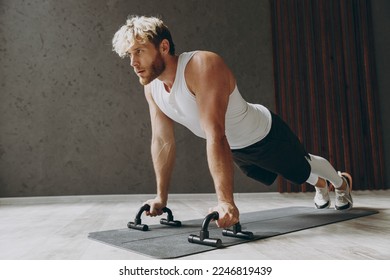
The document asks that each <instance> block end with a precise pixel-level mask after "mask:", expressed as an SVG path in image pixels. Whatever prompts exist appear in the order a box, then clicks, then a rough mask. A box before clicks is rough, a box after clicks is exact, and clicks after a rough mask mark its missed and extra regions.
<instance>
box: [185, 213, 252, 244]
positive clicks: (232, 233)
mask: <svg viewBox="0 0 390 280" xmlns="http://www.w3.org/2000/svg"><path fill="white" fill-rule="evenodd" d="M218 219H219V214H218V212H212V213H210V214H208V215H207V216H206V217H205V218H204V220H203V223H202V228H201V230H200V233H199V235H195V234H190V235H189V236H188V242H190V243H197V244H201V245H207V246H212V247H217V248H220V247H222V241H221V239H219V238H210V234H209V231H208V226H209V224H210V222H211V221H212V220H218ZM222 235H223V236H229V237H234V238H242V239H253V233H252V232H250V231H242V230H241V224H240V223H239V222H238V223H236V224H235V225H234V226H233V230H231V229H224V230H223V231H222Z"/></svg>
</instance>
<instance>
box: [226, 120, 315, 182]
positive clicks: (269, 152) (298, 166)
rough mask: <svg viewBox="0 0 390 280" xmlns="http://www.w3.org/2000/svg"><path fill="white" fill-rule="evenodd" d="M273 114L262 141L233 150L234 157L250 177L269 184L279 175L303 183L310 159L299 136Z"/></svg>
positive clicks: (306, 177) (308, 171)
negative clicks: (267, 131)
mask: <svg viewBox="0 0 390 280" xmlns="http://www.w3.org/2000/svg"><path fill="white" fill-rule="evenodd" d="M271 114H272V126H271V130H270V132H269V133H268V135H267V136H266V137H265V138H264V139H262V140H261V141H259V142H257V143H255V144H253V145H250V146H248V147H245V148H242V149H235V150H232V153H233V160H234V162H235V163H236V164H237V165H238V167H239V168H240V169H241V170H242V171H243V172H244V173H245V174H246V175H247V176H248V177H250V178H252V179H255V180H257V181H260V182H261V183H263V184H266V185H271V184H272V183H273V182H274V181H275V179H276V177H277V176H278V175H281V176H283V177H284V178H285V179H287V180H289V181H291V182H293V183H295V184H302V183H304V182H306V180H307V179H308V178H309V175H310V172H311V167H310V164H309V163H308V162H307V159H306V158H310V156H309V154H308V153H307V152H306V150H305V148H304V147H303V145H302V144H301V142H300V141H299V139H298V137H297V136H296V135H295V134H294V133H293V132H292V131H291V129H290V128H289V127H288V125H287V124H286V123H285V122H284V121H283V120H282V119H281V118H280V117H279V116H277V115H275V114H273V113H271Z"/></svg>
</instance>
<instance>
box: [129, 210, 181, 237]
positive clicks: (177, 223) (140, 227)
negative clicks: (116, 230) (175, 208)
mask: <svg viewBox="0 0 390 280" xmlns="http://www.w3.org/2000/svg"><path fill="white" fill-rule="evenodd" d="M149 210H150V205H149V204H145V205H144V206H142V207H141V208H140V209H139V211H138V213H137V215H136V216H135V219H134V222H128V223H127V227H128V228H132V229H136V230H142V231H147V230H149V227H148V225H145V224H142V220H141V215H142V213H143V212H144V211H149ZM162 211H163V213H167V214H168V216H167V218H166V219H164V218H162V219H161V220H160V224H162V225H168V226H174V227H180V226H181V222H180V221H175V220H174V219H173V215H172V211H171V210H170V209H169V208H168V207H164V208H163V209H162Z"/></svg>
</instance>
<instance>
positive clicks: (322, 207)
mask: <svg viewBox="0 0 390 280" xmlns="http://www.w3.org/2000/svg"><path fill="white" fill-rule="evenodd" d="M314 205H315V206H316V208H317V209H327V208H329V207H330V201H328V202H327V203H325V204H324V205H318V204H317V203H314Z"/></svg>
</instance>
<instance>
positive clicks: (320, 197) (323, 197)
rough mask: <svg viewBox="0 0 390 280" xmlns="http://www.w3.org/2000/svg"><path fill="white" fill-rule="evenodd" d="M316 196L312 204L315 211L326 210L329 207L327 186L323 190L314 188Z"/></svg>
mask: <svg viewBox="0 0 390 280" xmlns="http://www.w3.org/2000/svg"><path fill="white" fill-rule="evenodd" d="M315 189H316V195H315V196H314V204H315V206H316V208H317V209H326V208H329V206H330V198H329V190H328V184H326V187H325V188H319V187H315Z"/></svg>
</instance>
